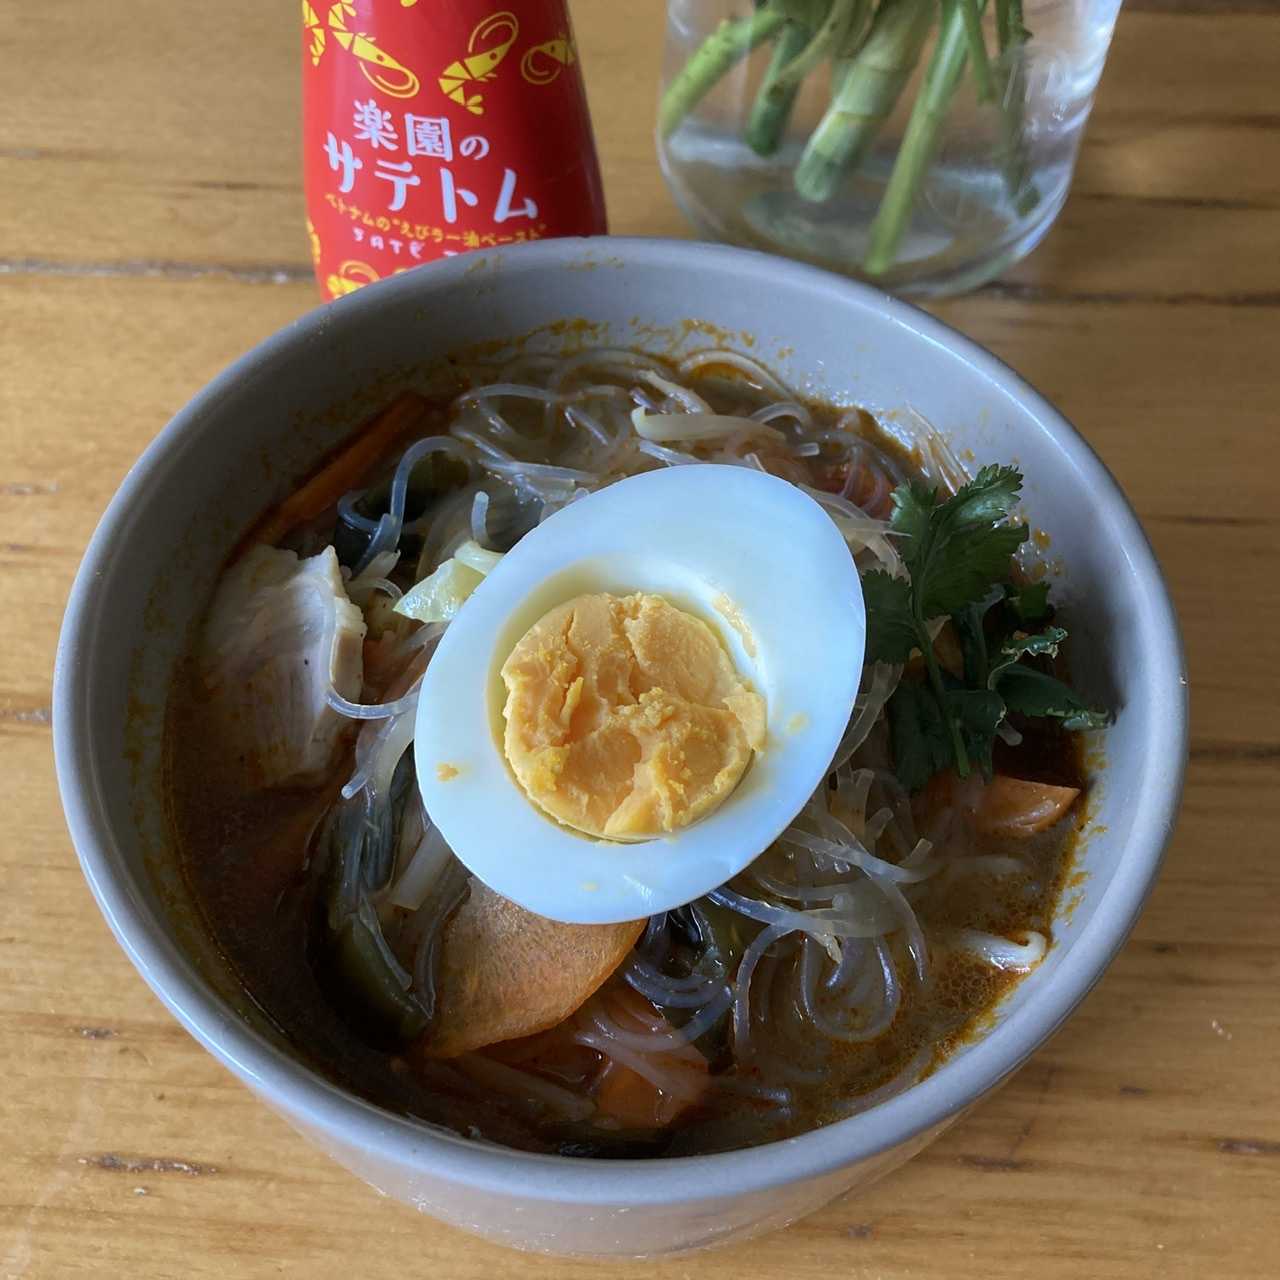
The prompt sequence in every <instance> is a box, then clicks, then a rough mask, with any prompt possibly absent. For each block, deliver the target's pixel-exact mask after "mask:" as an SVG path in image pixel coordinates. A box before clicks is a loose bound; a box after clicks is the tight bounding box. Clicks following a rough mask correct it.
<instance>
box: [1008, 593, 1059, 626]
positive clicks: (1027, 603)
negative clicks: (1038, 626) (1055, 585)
mask: <svg viewBox="0 0 1280 1280" xmlns="http://www.w3.org/2000/svg"><path fill="white" fill-rule="evenodd" d="M1005 592H1006V597H1007V603H1008V605H1009V608H1010V610H1012V612H1013V616H1014V617H1015V618H1017V619H1018V621H1019V622H1020V623H1022V624H1023V626H1031V625H1034V624H1035V623H1037V622H1043V621H1044V620H1045V619H1046V618H1047V617H1048V616H1049V612H1050V610H1049V584H1048V583H1047V582H1031V583H1028V584H1027V585H1026V586H1025V587H1006V588H1005Z"/></svg>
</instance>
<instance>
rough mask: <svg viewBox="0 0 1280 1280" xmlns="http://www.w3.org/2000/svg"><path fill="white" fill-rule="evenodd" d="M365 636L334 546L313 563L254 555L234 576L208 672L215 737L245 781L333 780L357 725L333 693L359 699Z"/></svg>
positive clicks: (208, 648) (213, 628)
mask: <svg viewBox="0 0 1280 1280" xmlns="http://www.w3.org/2000/svg"><path fill="white" fill-rule="evenodd" d="M364 637H365V623H364V618H363V617H362V615H361V613H360V610H359V609H358V608H357V607H356V606H355V605H354V604H352V603H351V601H350V600H349V599H348V598H347V593H346V589H345V587H344V585H343V581H342V573H341V570H340V569H339V567H338V557H337V556H336V555H335V554H334V550H333V548H332V547H326V548H325V549H324V550H323V551H322V552H320V554H319V555H316V556H311V557H310V558H308V559H306V560H299V559H298V557H297V555H296V554H295V553H294V552H292V551H282V550H280V549H278V548H276V547H265V546H259V547H254V548H253V549H252V550H251V551H250V552H249V553H248V554H247V555H246V556H244V558H243V559H241V560H240V561H239V562H238V563H237V564H235V565H233V566H232V567H231V569H230V570H228V572H227V573H226V575H225V576H224V577H223V579H222V582H221V583H220V585H219V587H218V591H217V594H216V595H215V596H214V599H213V605H212V607H211V608H210V610H209V617H208V620H207V621H206V623H205V629H204V636H203V642H202V644H201V648H200V657H199V664H200V675H201V679H202V683H203V685H204V688H205V690H206V691H207V692H208V694H209V728H210V732H211V733H212V734H213V735H214V736H215V737H217V738H218V739H220V740H221V741H222V743H223V744H224V747H225V751H224V753H223V754H225V756H226V758H227V759H228V760H229V761H231V762H232V766H231V767H232V769H233V771H235V772H236V773H238V774H239V775H240V777H239V779H238V780H239V781H240V782H242V783H244V784H246V785H249V786H255V787H279V786H286V785H296V784H306V783H310V782H317V781H320V780H321V779H322V778H323V777H324V775H325V774H326V773H327V772H328V770H329V768H330V766H331V765H332V763H333V759H334V755H335V753H336V751H337V748H338V742H339V738H340V736H341V734H342V731H343V728H344V727H345V726H346V724H347V723H348V722H347V721H345V720H344V719H343V717H341V716H340V715H338V713H337V712H336V711H334V710H333V709H332V708H331V707H330V706H329V705H328V702H327V701H326V698H325V694H326V692H327V690H328V689H329V688H330V687H331V686H332V688H334V689H335V690H337V692H338V693H340V694H341V695H342V696H343V697H344V698H348V699H350V700H352V701H355V700H358V699H359V697H360V692H361V687H362V685H363V681H364V660H363V651H362V646H363V642H364Z"/></svg>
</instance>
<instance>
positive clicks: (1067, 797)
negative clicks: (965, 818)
mask: <svg viewBox="0 0 1280 1280" xmlns="http://www.w3.org/2000/svg"><path fill="white" fill-rule="evenodd" d="M1079 795H1080V788H1079V787H1055V786H1051V785H1049V783H1047V782H1028V781H1026V780H1025V779H1023V778H1010V777H1008V776H1007V775H1005V774H1002V773H998V774H996V776H995V777H994V778H993V779H992V780H991V782H990V783H989V784H988V785H987V786H986V787H984V788H983V789H982V792H981V794H980V795H979V796H978V798H977V803H976V806H975V808H974V812H973V822H974V826H975V827H976V828H977V829H978V830H979V831H981V832H983V833H984V834H986V835H992V836H1014V837H1025V836H1031V835H1035V833H1036V832H1037V831H1046V830H1048V828H1049V827H1051V826H1053V824H1054V823H1055V822H1058V821H1060V820H1061V819H1062V818H1063V816H1064V815H1065V814H1066V812H1067V810H1068V809H1070V808H1071V806H1072V805H1073V804H1075V802H1076V799H1077V797H1078V796H1079Z"/></svg>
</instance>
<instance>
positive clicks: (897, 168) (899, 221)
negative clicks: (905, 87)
mask: <svg viewBox="0 0 1280 1280" xmlns="http://www.w3.org/2000/svg"><path fill="white" fill-rule="evenodd" d="M978 3H979V4H980V5H985V3H986V0H978ZM963 10H964V0H944V7H943V18H942V25H941V27H940V29H939V31H938V42H937V44H936V45H935V46H934V49H933V57H932V58H931V59H930V60H929V69H928V70H927V71H926V72H925V76H924V81H923V82H922V83H921V85H920V92H919V94H917V96H916V101H915V106H914V107H913V108H912V110H911V118H910V120H908V121H907V129H906V132H905V133H904V134H903V137H902V145H901V146H900V147H899V148H898V155H897V158H896V159H895V160H894V163H893V172H892V173H891V174H890V175H889V183H888V186H886V187H885V192H884V195H883V196H882V197H881V199H880V207H879V208H878V209H877V210H876V216H875V218H874V219H873V221H872V223H871V230H870V233H869V237H868V242H867V252H866V255H865V257H864V258H863V260H862V267H863V270H864V271H866V273H867V274H868V275H872V276H877V275H882V274H883V273H884V272H885V271H888V269H889V268H890V267H891V266H893V262H894V259H895V258H896V257H897V256H898V247H899V245H900V244H901V243H902V237H903V235H904V234H905V232H906V229H907V223H908V222H909V221H910V218H911V210H912V208H913V206H914V205H915V202H916V197H917V195H918V194H919V192H920V184H921V182H922V181H923V179H924V174H925V170H926V169H928V167H929V163H930V161H931V160H932V159H933V155H934V151H935V150H936V149H937V145H938V131H939V129H940V128H941V126H942V121H943V118H944V117H945V115H946V113H947V107H948V105H949V104H950V102H951V98H952V95H953V94H954V93H955V91H956V86H957V85H958V84H959V83H960V77H961V76H962V75H963V74H964V67H965V62H966V60H967V56H968V43H967V41H966V38H965V19H964V12H963Z"/></svg>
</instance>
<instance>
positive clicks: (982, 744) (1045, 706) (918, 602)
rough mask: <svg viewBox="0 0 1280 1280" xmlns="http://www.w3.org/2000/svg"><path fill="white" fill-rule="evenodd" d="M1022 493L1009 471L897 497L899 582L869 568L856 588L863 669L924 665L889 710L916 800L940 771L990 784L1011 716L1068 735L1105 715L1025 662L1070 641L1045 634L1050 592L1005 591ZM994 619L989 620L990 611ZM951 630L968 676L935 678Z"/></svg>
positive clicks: (1056, 630)
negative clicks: (1048, 720) (945, 493)
mask: <svg viewBox="0 0 1280 1280" xmlns="http://www.w3.org/2000/svg"><path fill="white" fill-rule="evenodd" d="M1021 489H1022V475H1021V473H1020V472H1018V470H1017V469H1016V468H1014V467H997V466H989V467H983V468H982V470H981V471H979V472H978V474H977V475H976V476H975V477H974V478H973V479H972V480H971V481H970V482H969V483H968V484H966V485H965V486H964V487H963V488H962V489H960V490H959V491H958V492H957V493H956V494H955V495H954V496H952V497H950V498H948V499H946V500H945V501H943V502H939V500H938V494H937V492H936V490H933V489H929V488H927V487H925V486H924V485H921V484H918V483H913V484H911V485H903V486H900V487H899V488H898V489H896V490H895V491H894V494H893V515H892V517H891V521H890V523H891V525H892V527H893V529H894V531H895V532H896V533H898V534H901V535H903V536H902V541H901V543H900V549H901V554H902V559H903V563H904V565H905V566H906V569H907V576H906V577H901V578H899V577H893V576H892V575H890V574H888V573H886V572H885V571H884V570H881V569H877V570H874V571H873V572H871V573H868V574H867V575H865V577H864V578H863V580H862V590H863V598H864V600H865V602H866V607H867V658H868V660H869V661H873V662H892V663H906V662H908V661H909V659H910V658H911V656H912V655H913V653H915V652H919V653H920V654H921V655H922V656H923V659H924V668H925V677H926V678H925V680H923V681H917V680H910V679H908V680H903V681H902V682H901V683H900V684H899V686H898V688H897V690H896V691H895V693H894V695H893V697H892V698H891V699H890V700H889V709H888V713H889V730H890V733H891V735H892V738H893V749H894V761H895V765H896V768H897V772H898V776H899V777H900V778H901V780H902V782H903V784H904V785H905V786H907V787H908V788H910V789H911V790H918V789H919V788H920V787H922V786H924V784H925V783H926V782H927V781H928V780H929V779H930V778H931V777H932V776H933V775H934V774H935V773H937V772H939V771H941V770H943V769H947V768H954V769H955V770H956V772H957V773H958V774H959V775H960V777H962V778H963V777H967V776H968V775H969V774H970V773H971V772H972V771H973V769H974V768H975V767H976V768H978V769H980V770H981V771H982V773H983V774H984V775H985V776H987V777H990V776H991V771H992V753H993V751H994V747H995V741H996V737H997V734H998V731H999V729H1000V726H1001V724H1002V723H1003V722H1004V720H1005V718H1006V717H1007V716H1008V714H1009V713H1010V712H1011V711H1012V712H1017V713H1020V714H1022V715H1024V716H1032V717H1053V718H1056V719H1057V720H1059V721H1060V722H1061V723H1062V725H1063V727H1064V728H1067V729H1085V728H1098V727H1100V726H1101V725H1104V724H1106V723H1107V722H1108V720H1109V716H1108V715H1107V713H1106V712H1104V711H1100V710H1098V709H1096V708H1093V707H1090V706H1089V705H1088V704H1087V703H1085V702H1084V701H1083V700H1082V699H1081V698H1080V697H1079V696H1078V695H1077V694H1076V693H1074V692H1073V691H1072V690H1071V689H1070V688H1069V687H1068V686H1067V685H1065V684H1064V683H1063V682H1062V681H1061V680H1058V679H1056V678H1055V677H1053V676H1051V675H1049V674H1047V673H1046V672H1044V671H1042V670H1041V669H1040V668H1039V667H1037V666H1032V665H1028V664H1027V660H1028V659H1030V660H1035V659H1045V658H1053V657H1055V656H1056V655H1057V652H1058V647H1059V646H1060V645H1061V644H1062V642H1063V641H1064V640H1065V639H1066V636H1067V633H1066V631H1065V630H1063V628H1062V627H1060V626H1050V625H1044V626H1043V629H1042V630H1040V631H1033V630H1030V628H1032V627H1035V626H1037V625H1039V624H1047V620H1048V619H1049V618H1050V616H1051V609H1050V606H1049V601H1048V586H1047V585H1046V584H1043V583H1037V584H1032V585H1030V586H1026V587H1022V588H1021V589H1017V588H1015V587H1013V586H1012V585H1011V583H1010V576H1011V571H1012V565H1013V555H1014V553H1015V552H1016V551H1017V550H1018V548H1019V547H1020V546H1021V545H1022V544H1023V543H1024V542H1025V541H1026V540H1027V537H1028V535H1029V530H1028V529H1027V528H1026V526H1025V525H1020V524H1015V523H1013V522H1012V521H1011V519H1010V513H1011V512H1012V510H1013V506H1014V504H1015V503H1016V502H1017V499H1018V494H1019V493H1020V492H1021ZM993 610H996V612H995V613H993V612H992V611H993ZM948 618H949V619H950V620H951V622H952V624H953V625H954V627H955V631H956V634H957V636H958V637H959V641H960V648H961V653H962V655H963V665H964V677H963V679H960V678H958V677H957V676H955V675H953V674H952V673H951V672H949V671H946V670H944V669H943V667H942V665H941V663H940V662H939V660H938V655H937V652H936V650H935V646H934V637H935V634H936V628H937V626H938V624H939V622H940V621H945V620H946V619H948Z"/></svg>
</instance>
